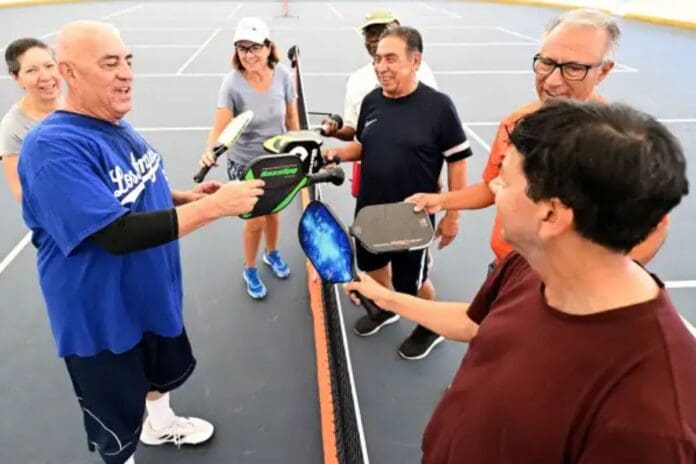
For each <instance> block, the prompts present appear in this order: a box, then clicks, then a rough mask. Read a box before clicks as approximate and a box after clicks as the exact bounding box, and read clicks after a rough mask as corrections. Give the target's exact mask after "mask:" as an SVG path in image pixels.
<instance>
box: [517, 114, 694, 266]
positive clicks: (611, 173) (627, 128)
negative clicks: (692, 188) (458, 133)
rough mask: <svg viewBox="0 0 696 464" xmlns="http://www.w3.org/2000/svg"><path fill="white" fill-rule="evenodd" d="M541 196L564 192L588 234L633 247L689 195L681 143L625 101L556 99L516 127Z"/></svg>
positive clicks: (616, 246) (532, 192)
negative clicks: (611, 102) (602, 101)
mask: <svg viewBox="0 0 696 464" xmlns="http://www.w3.org/2000/svg"><path fill="white" fill-rule="evenodd" d="M510 141H511V142H512V144H513V145H514V146H515V148H516V149H517V151H519V153H520V154H521V156H522V160H523V161H522V169H523V171H524V174H525V177H526V178H527V182H528V184H529V186H528V190H527V195H528V196H529V198H530V199H532V200H533V201H535V202H537V201H540V200H548V199H551V198H558V199H559V200H560V201H561V202H562V203H563V204H564V205H566V206H568V207H569V208H571V209H572V210H573V215H574V225H575V228H576V230H577V231H578V233H579V234H580V235H582V236H583V237H585V238H587V239H589V240H591V241H593V242H595V243H597V244H600V245H602V246H604V247H606V248H609V249H612V250H615V251H620V252H628V251H629V250H630V249H632V248H633V247H634V246H635V245H637V244H638V243H640V242H642V241H643V240H645V238H646V237H647V236H648V235H649V233H650V232H651V231H652V230H653V229H654V228H655V227H656V226H657V224H658V223H659V222H660V220H661V219H662V218H663V217H664V216H665V215H666V214H667V213H668V212H669V211H670V210H671V209H672V208H674V207H675V206H676V205H678V204H679V202H680V201H681V198H682V197H683V196H685V195H687V194H688V190H689V186H688V181H687V178H686V159H685V157H684V153H683V151H682V147H681V145H680V143H679V141H678V140H677V139H676V138H675V137H674V136H673V135H672V134H671V133H670V132H669V131H668V130H667V128H666V127H665V126H664V125H662V124H661V123H660V122H658V121H657V120H656V119H654V118H653V117H651V116H649V115H647V114H645V113H642V112H640V111H637V110H635V109H632V108H630V107H628V106H626V105H622V104H602V103H597V102H590V103H582V102H577V101H571V100H557V101H551V102H549V103H547V104H546V105H544V106H542V107H541V108H540V109H539V110H538V111H536V112H534V113H532V114H530V115H528V116H526V117H524V118H522V119H521V120H520V121H518V123H517V124H516V126H515V128H514V129H513V130H512V132H511V133H510Z"/></svg>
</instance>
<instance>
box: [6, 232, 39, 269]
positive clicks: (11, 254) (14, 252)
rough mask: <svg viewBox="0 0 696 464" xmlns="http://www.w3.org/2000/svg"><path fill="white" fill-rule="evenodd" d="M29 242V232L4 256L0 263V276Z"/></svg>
mask: <svg viewBox="0 0 696 464" xmlns="http://www.w3.org/2000/svg"><path fill="white" fill-rule="evenodd" d="M30 241H31V232H27V234H26V235H25V236H24V237H22V239H21V240H20V241H19V243H18V244H17V245H15V247H14V248H13V249H12V251H10V252H9V253H8V255H7V256H5V259H3V260H2V262H0V274H2V272H3V271H4V270H5V269H6V268H7V266H9V265H10V263H11V262H12V261H13V260H14V259H15V258H16V257H17V255H18V254H19V253H20V252H21V251H22V250H23V249H24V247H25V246H27V244H28V243H29V242H30Z"/></svg>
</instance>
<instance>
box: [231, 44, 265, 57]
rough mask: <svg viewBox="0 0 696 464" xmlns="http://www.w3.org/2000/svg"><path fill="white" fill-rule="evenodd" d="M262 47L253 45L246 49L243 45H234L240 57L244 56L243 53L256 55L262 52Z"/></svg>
mask: <svg viewBox="0 0 696 464" xmlns="http://www.w3.org/2000/svg"><path fill="white" fill-rule="evenodd" d="M263 47H264V46H263V45H261V44H254V45H249V46H248V47H245V46H244V45H236V46H235V48H236V49H237V53H239V54H240V55H244V54H245V53H253V54H254V55H258V54H259V53H260V52H261V50H263Z"/></svg>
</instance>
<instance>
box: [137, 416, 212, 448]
mask: <svg viewBox="0 0 696 464" xmlns="http://www.w3.org/2000/svg"><path fill="white" fill-rule="evenodd" d="M214 431H215V427H213V424H211V423H210V422H208V421H204V420H203V419H198V418H196V417H179V416H174V420H172V422H171V424H169V426H167V427H164V428H161V429H158V430H156V429H154V428H153V427H152V424H151V423H150V418H149V417H148V418H147V419H145V423H144V424H143V430H142V432H140V441H141V442H143V443H145V444H146V445H150V446H157V445H163V444H165V443H173V444H174V445H176V446H181V445H200V444H201V443H205V442H206V441H208V440H210V437H212V436H213V432H214Z"/></svg>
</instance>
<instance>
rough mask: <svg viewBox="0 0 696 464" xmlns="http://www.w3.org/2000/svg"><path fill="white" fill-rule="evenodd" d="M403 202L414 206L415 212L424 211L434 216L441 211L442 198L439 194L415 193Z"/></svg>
mask: <svg viewBox="0 0 696 464" xmlns="http://www.w3.org/2000/svg"><path fill="white" fill-rule="evenodd" d="M404 201H405V202H406V203H413V204H414V205H415V207H414V208H413V210H414V211H416V212H419V211H425V212H426V213H428V214H435V213H437V212H438V211H441V210H442V204H443V202H444V198H443V195H442V194H440V193H416V194H414V195H411V196H410V197H408V198H406V200H404ZM455 235H456V233H455Z"/></svg>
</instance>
